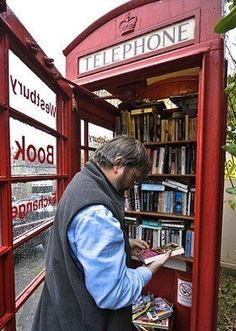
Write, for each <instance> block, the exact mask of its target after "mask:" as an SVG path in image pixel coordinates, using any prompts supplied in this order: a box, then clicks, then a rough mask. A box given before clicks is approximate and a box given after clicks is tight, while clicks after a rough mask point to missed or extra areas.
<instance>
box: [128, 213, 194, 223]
mask: <svg viewBox="0 0 236 331" xmlns="http://www.w3.org/2000/svg"><path fill="white" fill-rule="evenodd" d="M125 214H126V215H143V216H148V217H150V216H152V217H159V218H160V217H163V218H175V219H183V220H188V221H193V220H194V216H193V215H192V216H186V215H179V214H168V213H154V212H149V211H135V210H129V211H126V212H125Z"/></svg>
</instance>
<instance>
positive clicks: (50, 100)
mask: <svg viewBox="0 0 236 331" xmlns="http://www.w3.org/2000/svg"><path fill="white" fill-rule="evenodd" d="M9 102H10V107H12V108H14V109H16V110H18V111H20V112H21V113H24V114H26V115H28V116H30V117H32V118H34V119H36V120H37V121H39V122H41V123H43V124H45V125H47V126H49V127H51V128H53V129H56V115H57V108H56V94H55V93H54V92H53V91H52V90H51V89H50V88H49V87H48V86H47V85H46V84H45V83H44V82H43V81H42V80H41V79H40V78H39V77H38V76H37V75H36V74H35V73H34V72H33V71H31V70H30V69H29V68H28V67H27V66H26V65H25V64H24V63H23V62H22V61H21V60H20V59H19V58H18V57H17V56H16V55H15V54H14V53H13V52H11V51H9Z"/></svg>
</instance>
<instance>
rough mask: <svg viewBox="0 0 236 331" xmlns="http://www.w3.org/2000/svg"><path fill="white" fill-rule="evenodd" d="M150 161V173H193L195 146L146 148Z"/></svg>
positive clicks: (194, 169)
mask: <svg viewBox="0 0 236 331" xmlns="http://www.w3.org/2000/svg"><path fill="white" fill-rule="evenodd" d="M147 151H148V154H149V157H150V159H151V162H152V175H156V174H172V175H176V174H181V175H186V174H195V171H196V168H195V164H196V146H195V145H194V144H186V145H180V146H169V145H165V146H160V147H157V148H155V149H153V148H147Z"/></svg>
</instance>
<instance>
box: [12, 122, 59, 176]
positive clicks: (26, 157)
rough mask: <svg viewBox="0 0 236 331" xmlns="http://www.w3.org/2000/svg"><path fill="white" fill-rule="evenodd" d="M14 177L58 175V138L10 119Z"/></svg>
mask: <svg viewBox="0 0 236 331" xmlns="http://www.w3.org/2000/svg"><path fill="white" fill-rule="evenodd" d="M10 138H11V172H12V175H13V176H22V175H31V176H33V175H47V174H56V172H57V168H56V163H57V162H56V161H57V160H56V138H55V137H54V136H52V135H50V134H48V133H45V132H43V131H41V130H38V129H36V128H34V127H32V126H30V125H28V124H25V123H22V122H20V121H17V120H15V119H13V118H11V119H10Z"/></svg>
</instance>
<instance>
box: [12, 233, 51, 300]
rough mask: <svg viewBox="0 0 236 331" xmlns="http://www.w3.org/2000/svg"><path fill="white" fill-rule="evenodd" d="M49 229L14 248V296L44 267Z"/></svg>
mask: <svg viewBox="0 0 236 331" xmlns="http://www.w3.org/2000/svg"><path fill="white" fill-rule="evenodd" d="M49 231H50V230H45V231H44V232H43V233H41V234H40V235H38V236H36V237H35V238H33V239H31V240H29V241H28V242H26V243H24V244H22V245H21V246H19V247H17V248H16V249H15V250H14V259H15V265H14V272H15V296H16V297H17V296H18V295H19V294H20V293H21V292H22V291H23V290H24V289H25V288H26V286H28V285H29V284H30V283H31V282H32V280H33V279H34V278H35V277H36V276H37V275H38V274H39V273H40V272H41V271H42V270H43V269H44V268H45V251H46V246H47V241H48V236H49Z"/></svg>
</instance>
